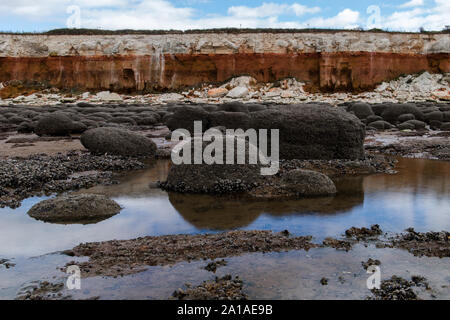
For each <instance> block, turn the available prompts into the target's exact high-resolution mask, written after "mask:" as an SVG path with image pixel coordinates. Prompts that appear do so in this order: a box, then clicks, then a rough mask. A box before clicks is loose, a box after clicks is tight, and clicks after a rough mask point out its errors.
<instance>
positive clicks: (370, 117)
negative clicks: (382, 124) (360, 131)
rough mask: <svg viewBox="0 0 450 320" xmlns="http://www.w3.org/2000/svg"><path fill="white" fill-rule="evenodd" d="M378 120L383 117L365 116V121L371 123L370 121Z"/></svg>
mask: <svg viewBox="0 0 450 320" xmlns="http://www.w3.org/2000/svg"><path fill="white" fill-rule="evenodd" d="M380 120H383V118H382V117H380V116H376V115H371V116H368V117H367V119H366V122H367V123H372V122H375V121H380Z"/></svg>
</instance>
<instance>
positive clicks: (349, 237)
mask: <svg viewBox="0 0 450 320" xmlns="http://www.w3.org/2000/svg"><path fill="white" fill-rule="evenodd" d="M388 234H389V233H384V232H383V231H382V230H381V228H380V226H378V225H372V226H371V227H369V228H366V227H362V228H357V227H352V228H350V229H348V230H346V231H345V233H344V237H343V238H341V239H332V238H327V239H325V240H324V241H323V243H322V244H316V243H314V242H311V240H312V236H293V235H291V234H290V233H289V231H288V230H285V231H283V232H280V233H273V232H271V231H262V230H255V231H229V232H224V233H218V234H204V235H167V236H158V237H142V238H138V239H133V240H113V241H105V242H95V243H82V244H80V245H79V246H77V247H75V248H73V249H71V250H67V251H64V252H63V253H64V254H66V255H69V256H75V257H86V256H87V257H89V260H88V261H87V262H82V263H80V264H78V265H79V266H80V268H81V270H82V273H83V276H84V277H93V276H99V275H101V276H114V277H115V276H123V275H127V274H133V273H136V272H140V271H142V270H144V269H145V267H148V266H156V265H173V264H176V263H178V262H181V261H194V260H207V259H211V260H214V259H218V258H226V257H229V256H238V255H242V254H245V253H252V252H262V253H268V252H279V251H290V250H306V251H308V250H309V249H311V248H325V247H330V248H335V249H336V250H342V249H344V250H345V251H349V250H351V249H352V246H353V245H354V244H356V243H372V244H375V245H376V247H377V248H387V247H388V248H398V249H403V250H407V251H409V252H410V253H412V254H414V255H426V256H428V257H439V258H448V257H450V233H449V232H447V231H442V232H428V233H421V232H416V231H414V229H412V228H410V229H407V233H406V234H394V235H391V236H390V237H387V235H388ZM222 263H223V262H219V265H221V264H222ZM68 265H71V263H68ZM211 266H213V268H212V269H214V270H215V268H216V267H217V264H214V265H211ZM208 268H210V267H208Z"/></svg>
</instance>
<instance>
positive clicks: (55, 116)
mask: <svg viewBox="0 0 450 320" xmlns="http://www.w3.org/2000/svg"><path fill="white" fill-rule="evenodd" d="M72 130H73V122H72V120H71V119H70V118H69V117H68V116H67V115H66V114H64V113H62V112H55V113H49V114H45V115H44V116H42V117H41V118H40V119H39V120H38V121H37V123H36V125H35V126H34V132H35V133H36V134H37V135H38V136H66V135H69V134H70V133H71V132H72Z"/></svg>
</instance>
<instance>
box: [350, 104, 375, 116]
mask: <svg viewBox="0 0 450 320" xmlns="http://www.w3.org/2000/svg"><path fill="white" fill-rule="evenodd" d="M347 111H349V112H353V113H354V114H355V116H357V117H358V118H359V119H366V118H367V117H368V116H371V115H374V113H373V111H372V108H371V107H370V105H369V104H367V103H363V102H357V103H353V104H351V105H349V106H348V107H347Z"/></svg>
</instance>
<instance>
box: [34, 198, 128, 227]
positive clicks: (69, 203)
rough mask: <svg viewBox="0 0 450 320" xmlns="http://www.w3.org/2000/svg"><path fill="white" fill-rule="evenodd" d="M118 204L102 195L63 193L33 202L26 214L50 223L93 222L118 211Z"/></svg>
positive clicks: (106, 217)
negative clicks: (62, 194) (63, 194)
mask: <svg viewBox="0 0 450 320" xmlns="http://www.w3.org/2000/svg"><path fill="white" fill-rule="evenodd" d="M120 210H121V208H120V206H119V205H118V204H117V203H116V202H115V201H113V200H110V199H108V198H107V197H105V196H102V195H95V194H78V195H65V196H59V197H56V198H53V199H49V200H44V201H41V202H39V203H37V204H35V205H34V206H33V207H32V208H31V209H30V210H29V211H28V215H29V216H30V217H32V218H35V219H37V220H42V221H45V222H50V223H62V224H71V223H81V224H88V223H95V222H98V221H102V220H105V219H108V218H110V217H112V216H114V215H116V214H118V213H119V212H120Z"/></svg>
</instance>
